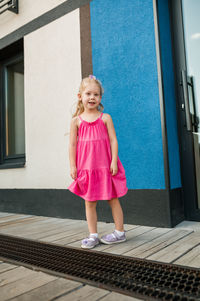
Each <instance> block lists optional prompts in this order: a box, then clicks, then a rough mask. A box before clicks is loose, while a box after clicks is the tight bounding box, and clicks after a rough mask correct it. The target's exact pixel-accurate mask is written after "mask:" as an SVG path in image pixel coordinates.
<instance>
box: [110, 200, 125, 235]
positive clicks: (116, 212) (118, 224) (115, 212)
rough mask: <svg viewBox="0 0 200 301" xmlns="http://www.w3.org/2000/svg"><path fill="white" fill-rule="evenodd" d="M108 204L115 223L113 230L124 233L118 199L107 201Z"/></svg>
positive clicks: (122, 217)
mask: <svg viewBox="0 0 200 301" xmlns="http://www.w3.org/2000/svg"><path fill="white" fill-rule="evenodd" d="M108 203H109V205H110V207H111V209H112V216H113V219H114V223H115V229H116V230H118V231H121V232H124V216H123V211H122V207H121V204H120V202H119V199H118V198H114V199H111V200H109V201H108Z"/></svg>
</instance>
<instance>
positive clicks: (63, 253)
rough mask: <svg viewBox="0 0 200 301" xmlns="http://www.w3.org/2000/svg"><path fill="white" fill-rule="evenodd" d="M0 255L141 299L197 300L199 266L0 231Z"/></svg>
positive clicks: (199, 279)
mask: <svg viewBox="0 0 200 301" xmlns="http://www.w3.org/2000/svg"><path fill="white" fill-rule="evenodd" d="M0 259H1V260H4V261H9V262H12V263H17V264H21V265H24V266H27V267H31V268H33V267H34V268H37V269H39V270H42V271H45V272H48V273H51V274H54V275H57V276H61V277H65V278H68V279H72V280H76V281H80V282H83V283H87V284H90V285H93V286H96V287H99V288H105V289H108V290H111V291H116V292H119V293H122V294H126V295H129V296H134V297H138V298H142V299H143V300H173V301H196V300H200V270H199V269H191V268H188V267H180V266H177V265H171V264H164V263H158V262H154V261H149V260H141V259H137V258H131V257H127V256H121V255H111V254H108V253H105V252H103V253H102V252H98V251H91V250H81V249H78V248H71V247H62V246H58V245H55V244H49V243H43V242H38V241H32V240H27V239H22V238H17V237H12V236H6V235H0Z"/></svg>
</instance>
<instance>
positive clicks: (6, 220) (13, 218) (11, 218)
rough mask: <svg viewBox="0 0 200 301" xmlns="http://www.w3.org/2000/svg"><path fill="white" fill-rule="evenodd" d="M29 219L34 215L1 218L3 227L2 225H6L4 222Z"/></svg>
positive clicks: (14, 215)
mask: <svg viewBox="0 0 200 301" xmlns="http://www.w3.org/2000/svg"><path fill="white" fill-rule="evenodd" d="M27 217H32V215H21V214H13V215H10V216H3V217H0V225H1V223H4V222H9V221H13V220H18V219H24V218H27Z"/></svg>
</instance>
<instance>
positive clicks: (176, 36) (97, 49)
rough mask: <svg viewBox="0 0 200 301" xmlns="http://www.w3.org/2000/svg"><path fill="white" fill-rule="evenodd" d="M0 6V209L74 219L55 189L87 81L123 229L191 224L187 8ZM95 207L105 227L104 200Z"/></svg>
mask: <svg viewBox="0 0 200 301" xmlns="http://www.w3.org/2000/svg"><path fill="white" fill-rule="evenodd" d="M1 2H2V3H3V5H2V7H1V6H0V88H1V95H0V106H1V115H0V135H1V136H0V211H8V212H17V213H25V214H35V215H47V216H58V217H66V218H75V219H84V218H85V212H84V201H83V199H80V198H79V197H77V196H75V195H73V194H72V193H71V192H70V191H68V190H67V187H68V186H69V184H70V183H71V182H72V179H71V178H70V169H69V160H68V144H69V125H70V121H71V118H72V113H73V112H74V109H75V106H76V101H77V99H76V95H77V92H78V88H79V84H80V81H81V78H83V77H85V76H88V75H89V74H94V75H95V76H96V77H97V78H98V79H100V81H101V82H102V84H103V87H104V90H105V93H104V96H103V98H102V103H103V105H104V108H105V109H104V112H106V113H109V114H111V116H112V119H113V122H114V125H115V129H116V134H117V138H118V144H119V157H120V160H121V162H122V164H123V166H124V168H125V171H126V177H127V186H128V189H129V191H128V193H127V195H126V196H124V197H122V198H121V204H122V207H123V210H124V219H125V223H132V224H143V225H151V226H161V227H162V226H167V227H173V226H175V225H176V224H177V223H179V222H181V221H182V220H184V219H187V220H196V221H200V156H199V154H200V151H199V144H200V138H199V132H200V130H199V112H200V87H199V85H198V82H199V80H200V64H199V63H198V58H197V53H198V50H200V44H199V41H200V22H199V20H198V14H197V12H198V11H200V3H199V1H198V0H190V1H188V0H174V1H171V0H134V1H130V0H92V1H90V0H68V1H62V0H60V1H55V0H47V1H43V2H41V1H38V0H37V1H30V0H28V1H25V0H18V1H11V2H13V3H12V6H11V7H8V5H9V3H10V1H1ZM17 6H18V7H17ZM10 9H11V10H10ZM177 20H178V22H177ZM97 210H98V217H99V220H102V221H108V222H109V221H111V220H112V218H111V212H110V208H109V207H108V204H107V202H105V201H99V202H98V208H97Z"/></svg>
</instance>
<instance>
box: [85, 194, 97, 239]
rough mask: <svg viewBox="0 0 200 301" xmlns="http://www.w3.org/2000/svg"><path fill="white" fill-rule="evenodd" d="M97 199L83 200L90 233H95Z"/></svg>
mask: <svg viewBox="0 0 200 301" xmlns="http://www.w3.org/2000/svg"><path fill="white" fill-rule="evenodd" d="M96 206H97V201H86V200H85V213H86V219H87V223H88V230H89V232H90V233H97V211H96Z"/></svg>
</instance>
